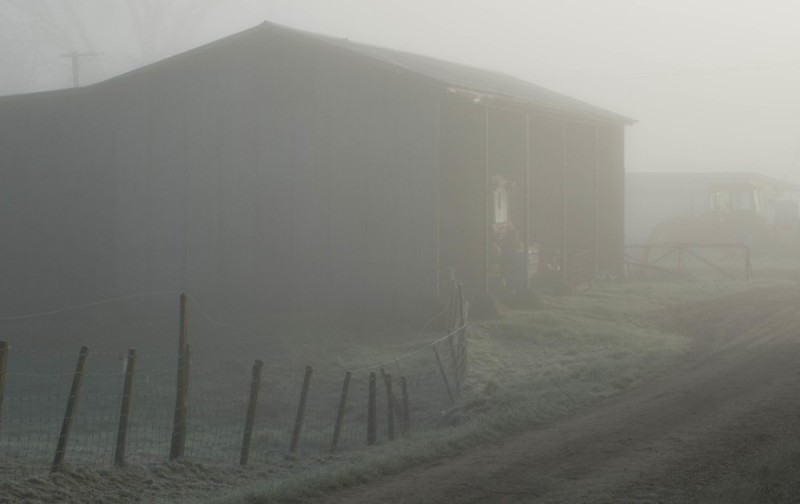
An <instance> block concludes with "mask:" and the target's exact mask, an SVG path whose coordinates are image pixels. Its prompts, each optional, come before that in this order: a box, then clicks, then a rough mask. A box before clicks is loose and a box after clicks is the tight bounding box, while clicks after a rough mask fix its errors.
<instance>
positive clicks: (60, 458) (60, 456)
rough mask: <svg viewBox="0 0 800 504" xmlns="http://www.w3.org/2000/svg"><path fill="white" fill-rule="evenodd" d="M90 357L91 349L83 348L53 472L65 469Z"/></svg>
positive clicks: (71, 388)
mask: <svg viewBox="0 0 800 504" xmlns="http://www.w3.org/2000/svg"><path fill="white" fill-rule="evenodd" d="M88 356H89V348H88V347H85V346H82V347H81V353H80V355H79V356H78V365H77V366H76V367H75V374H74V375H73V377H72V387H70V390H69V399H68V400H67V410H66V411H65V412H64V421H63V422H62V423H61V433H60V434H59V435H58V446H57V447H56V456H55V458H54V459H53V468H52V471H53V472H58V471H60V470H61V468H62V467H64V456H65V455H66V454H67V441H68V440H69V431H70V428H71V427H72V419H73V418H74V417H75V410H76V408H77V407H78V396H79V395H80V392H81V385H82V384H83V376H84V371H85V369H86V357H88Z"/></svg>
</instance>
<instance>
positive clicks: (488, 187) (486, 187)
mask: <svg viewBox="0 0 800 504" xmlns="http://www.w3.org/2000/svg"><path fill="white" fill-rule="evenodd" d="M484 110H485V113H484V147H483V148H484V172H483V202H484V209H483V214H484V215H483V227H484V233H483V240H484V246H483V294H484V295H486V296H488V295H489V251H490V247H491V225H490V222H489V221H490V218H491V215H492V213H493V212H492V210H491V209H492V207H491V206H490V205H492V204H493V202H492V201H491V200H492V197H491V196H492V194H491V193H492V183H491V181H492V179H491V177H490V175H489V170H490V168H489V162H490V160H489V106H488V105H485V106H484Z"/></svg>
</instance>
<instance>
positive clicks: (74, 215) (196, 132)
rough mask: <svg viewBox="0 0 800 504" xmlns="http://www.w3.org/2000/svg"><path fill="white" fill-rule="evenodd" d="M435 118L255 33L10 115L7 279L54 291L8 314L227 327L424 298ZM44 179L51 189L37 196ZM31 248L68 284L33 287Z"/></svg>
mask: <svg viewBox="0 0 800 504" xmlns="http://www.w3.org/2000/svg"><path fill="white" fill-rule="evenodd" d="M438 100H439V92H438V91H437V90H434V89H433V88H431V87H428V86H425V85H420V84H419V83H418V82H416V81H410V80H405V79H403V78H402V77H398V75H397V74H396V73H394V72H389V71H386V70H385V69H383V68H380V67H377V66H375V65H374V64H371V63H370V62H365V61H363V60H362V59H359V58H356V57H353V56H348V55H343V54H341V53H340V52H337V51H333V50H327V49H325V48H324V47H323V46H321V45H318V44H314V43H309V42H303V41H299V40H296V39H295V38H293V37H290V36H287V37H284V36H279V35H271V34H257V35H256V36H252V34H251V36H248V37H232V38H230V39H228V40H226V41H225V42H224V43H222V44H215V45H211V46H206V47H204V48H201V49H200V50H196V51H192V52H190V53H187V54H184V55H180V56H178V57H176V58H172V59H170V60H167V61H165V62H162V63H160V64H157V65H154V66H152V67H147V68H145V69H142V70H139V71H136V72H133V73H132V74H129V75H126V76H122V77H119V78H116V79H113V80H112V81H110V82H107V83H103V84H100V85H97V86H94V87H92V88H88V89H86V90H84V92H82V93H79V94H78V95H75V96H73V94H72V93H65V94H58V93H56V94H53V95H52V96H51V97H50V98H42V99H32V98H25V99H21V100H13V101H5V102H4V103H2V104H0V107H2V109H3V114H2V118H0V121H3V122H2V130H0V131H2V132H3V133H4V134H3V135H2V140H0V141H2V142H3V144H2V147H3V149H4V151H5V150H7V151H9V152H12V151H13V154H12V155H11V156H7V155H6V154H4V163H5V160H6V159H10V161H9V163H10V164H11V165H13V166H17V167H19V168H18V170H17V171H16V172H15V173H16V175H14V180H15V182H14V183H13V184H10V185H13V186H14V188H15V189H18V190H19V191H20V194H33V195H34V197H32V198H31V199H30V200H29V202H28V200H19V201H10V200H8V201H7V202H4V211H3V213H2V216H0V218H3V219H4V221H3V225H4V226H5V227H7V228H9V229H13V236H14V238H15V239H14V241H13V243H14V245H13V247H11V248H13V250H11V249H8V248H7V249H5V250H4V253H5V254H6V257H9V254H12V255H13V254H16V259H14V260H8V261H6V262H5V264H4V267H5V268H6V270H7V271H6V272H5V273H7V274H9V275H11V274H12V273H13V274H14V275H16V276H14V277H13V279H14V280H16V281H18V282H20V284H30V285H37V286H38V285H42V286H43V287H44V288H45V289H44V290H48V291H49V292H52V296H51V297H50V298H45V297H43V296H42V295H41V292H38V291H39V289H37V292H33V293H31V294H30V295H29V296H28V295H26V296H21V297H20V298H21V299H20V301H19V303H17V304H16V305H13V304H7V305H6V306H9V312H12V313H18V312H19V311H21V310H23V309H41V308H47V307H53V306H63V305H64V304H72V303H73V302H75V301H78V300H84V299H85V300H94V299H97V298H102V297H108V296H111V295H118V294H126V293H131V292H155V291H172V290H186V291H187V292H189V293H191V294H193V295H194V296H195V297H196V298H198V299H199V300H200V301H201V303H203V304H204V305H206V306H214V307H216V308H218V309H220V310H224V311H232V310H234V309H242V308H244V309H247V310H249V311H261V310H271V309H305V308H316V307H326V308H342V307H345V306H346V307H352V306H366V305H371V304H376V303H375V302H376V300H380V302H381V304H384V305H385V304H393V303H397V302H403V301H407V300H410V299H411V300H415V301H419V300H422V299H423V298H424V299H432V298H434V297H435V296H436V294H437V292H436V285H437V282H436V277H437V274H438V272H437V263H436V257H437V249H436V224H437V223H436V218H435V215H436V200H437V194H438V186H437V176H438V174H437V172H438V155H439V151H438V142H437V136H436V132H437V131H438V121H439V116H438V109H437V103H438ZM8 132H12V133H13V134H6V133H8ZM33 139H37V143H36V145H34V144H33ZM42 145H46V146H47V147H46V149H45V148H41V146H42ZM33 165H35V166H36V167H37V168H36V169H37V170H38V171H35V170H32V169H31V168H30V167H31V166H33ZM48 177H62V178H64V179H65V180H63V181H58V182H57V184H56V185H57V187H58V191H55V192H54V191H50V192H48V189H46V187H48V186H47V185H46V184H42V183H41V182H42V181H43V180H46V179H47V178H48ZM67 179H68V180H67ZM34 207H36V212H34V211H33V210H34ZM12 214H13V217H12ZM23 214H28V215H31V216H33V217H31V218H30V219H27V218H26V219H20V218H19V216H20V215H23ZM14 226H16V227H14ZM32 229H35V230H36V231H35V232H32ZM9 247H10V246H9ZM34 249H36V250H43V251H50V252H53V251H58V255H57V259H55V260H53V257H48V259H47V262H48V264H50V265H52V268H53V269H54V270H57V271H59V272H62V273H61V274H63V275H67V276H68V278H63V279H61V281H57V280H54V279H50V278H48V275H47V274H46V273H44V272H42V273H41V274H37V268H39V267H40V266H41V264H42V263H43V260H40V259H38V258H37V257H36V256H35V255H32V254H31V253H30V252H26V253H25V255H24V257H23V256H21V255H20V254H22V251H26V250H28V251H30V250H34ZM80 254H84V257H81V256H80ZM48 282H49V283H48ZM81 283H83V284H87V285H80V284H81ZM53 286H56V287H58V289H55V290H53V289H48V287H53Z"/></svg>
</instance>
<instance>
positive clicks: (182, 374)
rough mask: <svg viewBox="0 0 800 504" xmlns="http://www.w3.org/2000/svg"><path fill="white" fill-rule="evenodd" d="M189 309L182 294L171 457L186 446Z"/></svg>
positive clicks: (181, 452)
mask: <svg viewBox="0 0 800 504" xmlns="http://www.w3.org/2000/svg"><path fill="white" fill-rule="evenodd" d="M188 318H189V311H188V298H187V296H186V294H181V298H180V328H179V333H178V379H177V385H176V387H175V416H174V417H173V421H172V444H171V445H170V451H169V459H170V460H175V459H177V458H180V457H183V452H184V449H185V448H186V423H187V416H188V411H189V325H188Z"/></svg>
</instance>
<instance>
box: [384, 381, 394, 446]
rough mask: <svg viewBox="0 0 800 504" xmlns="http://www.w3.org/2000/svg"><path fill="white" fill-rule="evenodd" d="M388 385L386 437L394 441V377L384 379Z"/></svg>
mask: <svg viewBox="0 0 800 504" xmlns="http://www.w3.org/2000/svg"><path fill="white" fill-rule="evenodd" d="M384 384H385V385H386V436H387V437H388V438H389V441H394V398H393V396H392V375H390V374H387V375H386V376H385V377H384Z"/></svg>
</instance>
